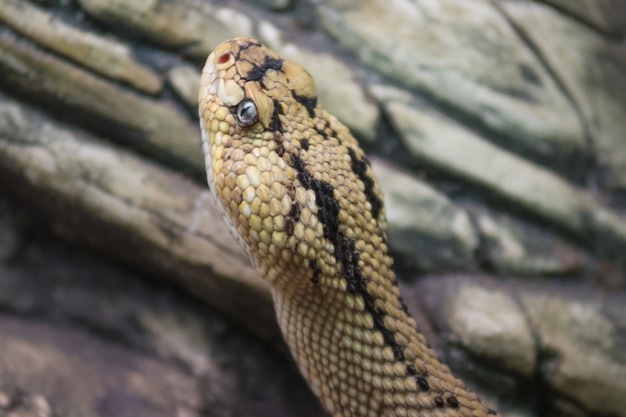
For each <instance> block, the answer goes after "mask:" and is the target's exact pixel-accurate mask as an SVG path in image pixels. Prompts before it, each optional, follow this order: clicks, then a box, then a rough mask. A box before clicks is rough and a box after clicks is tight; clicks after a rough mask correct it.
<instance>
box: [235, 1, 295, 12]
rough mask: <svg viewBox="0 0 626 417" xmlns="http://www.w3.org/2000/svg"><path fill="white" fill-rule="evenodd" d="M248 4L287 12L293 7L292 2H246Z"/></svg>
mask: <svg viewBox="0 0 626 417" xmlns="http://www.w3.org/2000/svg"><path fill="white" fill-rule="evenodd" d="M246 1H247V2H248V3H251V4H255V5H258V6H261V7H265V8H268V9H271V10H285V9H288V8H289V7H291V5H292V1H291V0H246Z"/></svg>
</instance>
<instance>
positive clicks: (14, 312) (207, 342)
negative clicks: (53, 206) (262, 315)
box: [0, 200, 323, 417]
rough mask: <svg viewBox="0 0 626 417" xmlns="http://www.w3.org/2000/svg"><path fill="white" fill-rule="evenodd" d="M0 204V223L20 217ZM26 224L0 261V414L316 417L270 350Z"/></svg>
mask: <svg viewBox="0 0 626 417" xmlns="http://www.w3.org/2000/svg"><path fill="white" fill-rule="evenodd" d="M2 207H3V209H4V210H3V214H6V216H5V215H2V216H0V219H1V220H2V221H3V224H5V223H4V221H6V220H7V219H8V218H10V217H11V216H12V217H19V216H20V215H23V214H24V207H21V206H15V205H13V204H7V202H6V200H2ZM28 217H30V219H31V220H32V219H34V221H29V220H26V221H23V222H21V223H20V224H21V226H20V227H18V228H17V229H16V230H14V231H13V233H14V234H17V235H19V236H20V237H21V242H20V243H19V244H18V245H17V246H18V247H16V248H14V250H13V252H14V255H13V256H12V258H11V261H10V262H2V263H0V311H2V314H0V375H1V376H2V377H1V378H0V416H2V417H9V416H10V417H17V416H20V417H26V416H28V417H35V416H37V417H41V416H42V415H46V416H47V415H49V416H51V417H53V416H66V417H72V416H76V417H85V416H100V417H101V416H116V417H117V416H189V417H191V416H194V417H200V416H224V415H233V416H246V415H259V416H268V417H269V416H284V417H287V416H293V415H303V416H308V417H314V416H319V417H321V416H322V415H323V414H322V413H321V411H320V407H319V405H318V404H317V401H316V399H315V398H314V397H313V395H312V394H310V393H309V392H308V389H307V388H306V385H305V383H304V382H303V380H302V379H301V378H300V377H299V376H298V375H297V371H296V370H295V368H294V367H293V366H292V364H291V363H286V362H285V360H284V358H282V357H280V356H279V355H277V354H276V352H275V351H274V350H273V349H270V348H269V347H268V346H266V345H265V344H263V343H261V342H259V340H258V339H256V338H253V337H249V336H247V335H245V334H243V332H242V331H241V329H240V328H239V327H238V326H235V325H233V324H232V322H231V321H229V320H227V319H226V318H224V317H223V316H221V315H220V314H217V313H216V312H215V311H212V310H211V309H208V308H206V307H205V306H203V305H202V303H200V302H199V301H198V300H197V299H193V298H191V297H189V296H185V295H183V294H180V293H178V292H177V291H176V290H175V289H174V288H172V287H171V286H168V285H164V284H163V283H162V282H155V281H154V280H150V276H147V275H143V276H142V274H137V273H134V272H129V271H128V270H124V269H121V268H118V267H115V266H111V265H110V264H107V263H106V262H105V261H103V260H100V259H98V258H97V257H95V256H94V253H89V252H88V251H85V250H84V247H83V248H81V247H79V246H77V245H72V246H68V245H65V244H59V242H58V241H57V240H56V239H54V238H52V237H51V236H50V235H49V233H48V232H46V231H42V227H41V224H42V223H43V222H45V218H41V217H38V216H28ZM38 219H39V220H38ZM6 224H13V225H15V224H16V223H15V222H13V221H10V220H9V221H8V222H7V223H6ZM20 317H28V319H26V320H24V319H22V318H20ZM267 374H271V375H272V377H271V378H270V379H267V378H265V377H264V376H265V375H267ZM46 410H48V412H49V414H41V413H40V414H36V413H35V411H39V412H42V411H46Z"/></svg>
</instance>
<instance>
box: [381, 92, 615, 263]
mask: <svg viewBox="0 0 626 417" xmlns="http://www.w3.org/2000/svg"><path fill="white" fill-rule="evenodd" d="M372 92H373V93H374V94H375V95H376V97H377V98H378V99H379V100H380V101H381V102H382V104H383V106H384V108H385V110H386V112H387V113H388V115H389V118H390V120H391V122H392V124H393V125H394V127H395V128H396V129H397V130H398V132H399V133H400V135H401V137H402V140H403V141H404V143H405V144H406V146H407V148H408V149H409V152H411V154H412V155H413V157H414V158H415V159H416V161H417V162H419V163H421V164H424V165H426V166H429V167H432V168H435V169H437V170H440V171H443V172H445V173H446V174H448V175H450V176H453V177H455V178H457V179H460V180H462V181H464V182H468V183H470V184H473V185H475V186H478V187H480V188H482V189H486V190H488V192H490V193H491V194H494V195H497V196H498V197H500V198H503V199H505V200H508V201H511V202H513V204H514V205H515V207H516V208H517V209H518V210H520V209H523V210H525V211H527V212H529V213H531V214H532V215H533V216H538V217H540V218H542V219H545V220H547V221H549V222H550V223H552V224H554V225H557V226H559V227H561V228H563V229H565V230H567V231H569V232H570V233H573V234H575V235H578V236H581V237H582V236H584V237H586V238H588V233H589V232H590V231H592V232H597V233H598V235H599V236H603V239H604V240H606V239H607V237H610V242H609V241H606V242H600V241H599V240H598V241H592V240H588V242H589V243H590V244H592V245H593V244H597V245H600V246H601V247H602V248H609V247H613V249H612V250H613V251H616V250H617V251H618V250H620V248H622V247H624V246H626V222H624V221H623V220H621V219H620V217H619V216H618V215H617V214H616V213H614V212H613V211H611V210H610V209H609V208H607V207H605V206H603V205H601V204H600V203H599V202H597V201H595V200H593V199H592V198H591V197H590V196H589V195H588V194H587V193H586V192H585V191H583V190H582V189H579V188H577V187H576V186H574V185H572V184H570V183H568V182H567V181H565V180H564V179H563V178H561V177H559V176H558V175H556V174H555V173H554V172H551V171H549V170H547V169H545V168H543V167H540V166H538V165H536V164H534V163H532V162H530V161H527V160H524V159H522V158H520V157H518V156H516V155H514V154H512V153H510V152H507V151H506V150H504V149H502V148H499V147H497V146H495V145H494V144H492V143H490V142H487V141H485V140H483V139H482V138H481V137H479V136H478V135H477V134H475V133H474V132H472V131H470V130H468V129H466V128H464V127H462V126H460V125H458V124H457V123H455V122H454V121H453V120H452V119H451V118H449V117H446V116H444V115H442V114H439V113H436V112H434V111H432V110H429V109H426V108H424V106H423V105H421V104H420V103H419V102H418V101H417V100H416V99H415V98H414V97H412V96H411V95H410V94H408V93H406V92H403V91H400V90H398V89H396V88H393V87H388V86H373V87H372Z"/></svg>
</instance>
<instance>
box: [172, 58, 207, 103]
mask: <svg viewBox="0 0 626 417" xmlns="http://www.w3.org/2000/svg"><path fill="white" fill-rule="evenodd" d="M167 81H168V83H169V84H170V85H171V86H172V88H173V89H174V92H175V93H176V94H177V95H178V97H180V98H181V100H183V101H184V102H185V104H186V105H187V106H189V107H196V106H197V105H198V90H199V89H200V71H198V70H197V69H196V68H195V67H193V66H191V65H185V64H182V65H177V66H175V67H172V68H170V70H169V71H168V72H167Z"/></svg>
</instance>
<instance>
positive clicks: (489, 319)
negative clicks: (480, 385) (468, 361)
mask: <svg viewBox="0 0 626 417" xmlns="http://www.w3.org/2000/svg"><path fill="white" fill-rule="evenodd" d="M448 320H449V326H450V329H451V330H452V331H453V332H454V334H455V336H456V337H458V338H459V341H460V343H461V344H462V345H463V347H464V348H465V349H467V350H469V351H470V352H471V353H473V354H475V355H476V356H478V357H480V358H482V359H483V360H487V361H489V362H490V363H492V364H493V365H495V366H497V367H499V368H503V369H506V370H508V371H510V372H513V373H515V374H517V375H520V376H523V377H530V376H532V375H533V372H534V370H535V366H536V361H537V358H536V356H535V343H534V340H533V337H532V335H531V329H530V327H529V326H528V322H527V320H526V317H525V315H524V312H523V311H522V309H521V308H520V307H519V305H517V303H516V302H515V301H514V300H513V299H512V298H511V297H510V296H509V295H507V294H505V293H502V292H499V291H494V290H487V289H485V288H483V287H480V286H476V285H466V286H463V287H462V288H461V289H460V290H459V292H458V293H457V294H456V295H455V297H454V299H453V301H451V302H450V312H449V316H448Z"/></svg>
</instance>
